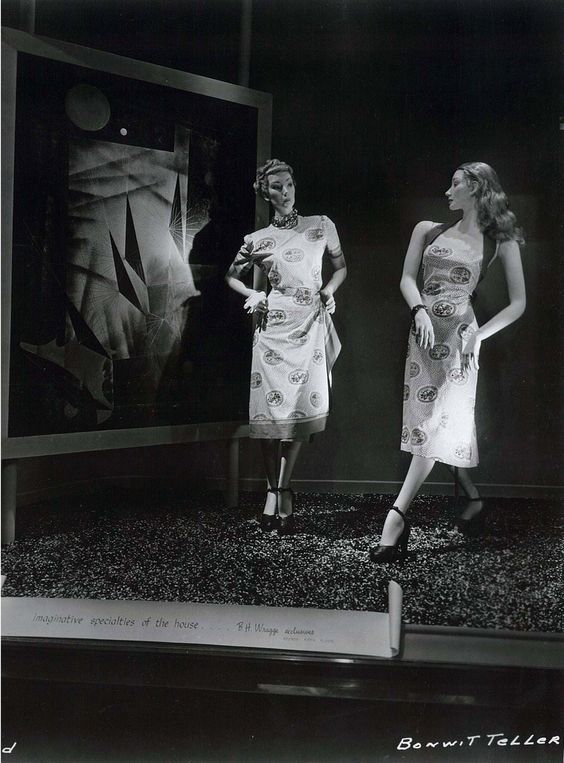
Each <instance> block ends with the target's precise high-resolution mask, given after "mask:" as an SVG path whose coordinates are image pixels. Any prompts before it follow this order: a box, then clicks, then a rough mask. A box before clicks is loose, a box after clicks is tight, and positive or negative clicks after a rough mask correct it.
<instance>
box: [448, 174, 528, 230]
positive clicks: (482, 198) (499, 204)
mask: <svg viewBox="0 0 564 763" xmlns="http://www.w3.org/2000/svg"><path fill="white" fill-rule="evenodd" d="M457 169H459V170H461V171H462V172H463V173H464V175H465V177H466V179H467V180H470V181H471V182H473V183H475V184H476V185H475V190H474V193H473V195H474V198H475V199H476V206H477V208H478V225H479V226H480V230H481V231H482V233H487V235H488V236H490V238H493V239H495V240H496V241H517V243H519V244H524V243H525V239H524V238H523V231H522V230H521V228H519V227H517V219H516V217H515V215H514V214H513V212H512V211H511V210H510V209H509V201H508V200H507V196H506V195H505V192H504V190H503V188H502V187H501V183H500V182H499V178H498V177H497V173H496V171H495V170H494V169H493V167H490V165H489V164H486V163H485V162H467V163H465V164H461V165H460V167H458V168H457Z"/></svg>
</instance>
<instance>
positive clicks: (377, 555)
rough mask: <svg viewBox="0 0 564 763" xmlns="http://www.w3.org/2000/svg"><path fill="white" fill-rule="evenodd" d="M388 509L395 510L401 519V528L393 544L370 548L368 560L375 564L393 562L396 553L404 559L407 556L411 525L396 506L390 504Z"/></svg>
mask: <svg viewBox="0 0 564 763" xmlns="http://www.w3.org/2000/svg"><path fill="white" fill-rule="evenodd" d="M390 511H395V512H397V513H398V514H399V515H400V517H401V518H402V519H403V530H402V532H401V535H400V536H399V538H398V539H397V541H396V542H395V543H394V545H393V546H376V547H375V548H371V549H370V560H371V561H372V562H375V563H376V564H382V563H383V562H395V561H396V557H397V556H398V555H399V556H400V558H401V559H402V560H405V557H406V556H407V541H408V540H409V533H410V532H411V526H410V524H409V521H408V520H407V519H406V517H405V514H403V512H401V511H400V510H399V509H398V507H397V506H392V508H391V509H390Z"/></svg>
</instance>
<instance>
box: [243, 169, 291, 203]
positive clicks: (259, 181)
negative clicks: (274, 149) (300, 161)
mask: <svg viewBox="0 0 564 763" xmlns="http://www.w3.org/2000/svg"><path fill="white" fill-rule="evenodd" d="M275 172H289V173H290V175H291V176H292V180H293V181H294V185H295V184H296V180H295V178H294V170H293V169H292V168H291V167H290V165H289V164H287V163H286V162H283V161H281V160H280V159H269V160H268V161H267V162H266V163H265V164H263V165H262V167H259V168H258V169H257V175H256V179H255V182H254V183H253V188H254V189H255V193H256V194H257V195H258V194H259V193H260V195H261V196H262V198H263V199H266V200H267V201H268V176H269V175H274V173H275Z"/></svg>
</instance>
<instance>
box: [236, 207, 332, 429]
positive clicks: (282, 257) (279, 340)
mask: <svg viewBox="0 0 564 763" xmlns="http://www.w3.org/2000/svg"><path fill="white" fill-rule="evenodd" d="M325 252H327V253H328V255H329V256H330V257H334V258H337V257H340V256H341V254H342V251H341V245H340V242H339V237H338V234H337V230H336V228H335V225H334V224H333V222H332V221H331V220H330V219H329V218H328V217H326V216H324V215H316V216H311V217H302V216H299V217H298V224H297V226H296V227H295V228H290V229H284V228H277V227H275V226H273V225H272V224H271V225H269V226H268V227H266V228H261V229H260V230H258V231H255V232H254V233H251V234H250V235H248V236H245V237H244V242H243V245H242V246H241V248H240V250H239V252H238V253H237V256H236V257H235V260H234V261H233V263H232V265H231V267H230V269H229V275H231V276H235V277H237V278H239V277H240V276H241V275H243V274H244V273H245V272H246V271H248V270H250V269H251V268H252V266H253V265H258V267H260V268H261V269H262V270H263V271H264V272H265V273H266V275H267V278H268V281H269V284H270V291H269V293H268V314H267V320H266V325H260V322H259V325H257V328H256V329H255V332H254V335H253V353H252V364H251V380H250V396H249V425H250V437H253V438H263V439H264V438H269V439H270V438H272V439H280V440H309V439H310V438H311V436H312V435H313V434H315V433H317V432H321V431H323V430H324V429H325V425H326V422H327V417H328V414H329V405H330V386H331V369H332V367H333V364H334V362H335V360H336V359H337V356H338V354H339V351H340V349H341V344H340V342H339V338H338V336H337V333H336V331H335V327H334V325H333V321H332V320H331V316H330V315H329V313H328V312H327V311H326V309H325V307H324V305H323V304H322V302H321V298H320V295H319V290H320V289H321V285H322V275H321V269H322V260H323V255H324V254H325Z"/></svg>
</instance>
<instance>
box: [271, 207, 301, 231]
mask: <svg viewBox="0 0 564 763" xmlns="http://www.w3.org/2000/svg"><path fill="white" fill-rule="evenodd" d="M272 224H273V225H274V227H275V228H295V227H296V225H297V224H298V210H297V209H293V210H292V211H291V212H289V213H288V214H287V215H284V217H273V218H272Z"/></svg>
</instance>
